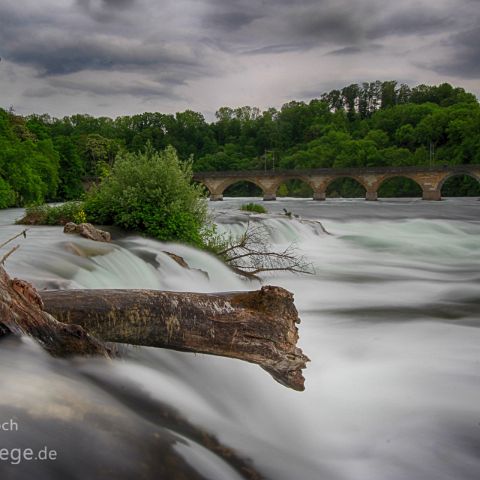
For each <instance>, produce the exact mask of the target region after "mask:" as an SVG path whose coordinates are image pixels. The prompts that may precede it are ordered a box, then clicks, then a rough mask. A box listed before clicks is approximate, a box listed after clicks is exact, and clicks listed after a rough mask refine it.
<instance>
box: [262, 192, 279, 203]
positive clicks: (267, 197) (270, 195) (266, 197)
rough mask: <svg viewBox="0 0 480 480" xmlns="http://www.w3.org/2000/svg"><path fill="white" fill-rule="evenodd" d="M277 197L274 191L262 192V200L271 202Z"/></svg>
mask: <svg viewBox="0 0 480 480" xmlns="http://www.w3.org/2000/svg"><path fill="white" fill-rule="evenodd" d="M276 199H277V194H276V193H264V194H263V201H264V202H272V201H273V200H276Z"/></svg>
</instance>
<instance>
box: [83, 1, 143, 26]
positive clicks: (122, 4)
mask: <svg viewBox="0 0 480 480" xmlns="http://www.w3.org/2000/svg"><path fill="white" fill-rule="evenodd" d="M135 2H136V0H76V3H77V5H78V6H79V7H80V9H81V10H83V11H84V12H85V13H87V14H88V15H89V16H90V17H92V18H93V19H95V20H97V21H99V22H109V21H113V20H114V19H115V17H116V13H117V12H120V11H122V10H126V9H128V8H131V7H133V6H134V4H135Z"/></svg>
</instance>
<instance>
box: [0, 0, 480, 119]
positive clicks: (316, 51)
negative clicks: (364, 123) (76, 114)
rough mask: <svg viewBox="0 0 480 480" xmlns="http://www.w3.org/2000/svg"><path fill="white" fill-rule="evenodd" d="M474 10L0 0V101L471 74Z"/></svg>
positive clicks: (411, 4)
mask: <svg viewBox="0 0 480 480" xmlns="http://www.w3.org/2000/svg"><path fill="white" fill-rule="evenodd" d="M479 17H480V14H479V13H478V0H475V1H474V0H403V1H402V2H382V1H381V0H295V1H294V2H292V1H291V0H259V1H256V2H253V1H252V0H228V1H225V0H162V1H158V0H70V1H61V0H42V1H39V0H22V1H21V2H19V1H17V2H15V1H13V0H9V1H5V0H4V1H2V0H0V57H2V62H0V78H1V80H2V81H3V82H4V83H10V85H8V86H7V87H8V88H7V87H5V85H4V84H2V89H1V90H0V104H1V102H4V103H5V102H8V103H10V101H11V100H10V97H12V95H16V96H17V97H18V98H20V99H22V98H23V99H27V100H25V102H26V104H28V103H29V102H33V100H32V99H35V98H37V99H39V101H38V102H37V103H36V105H38V104H39V102H40V101H41V99H44V100H45V102H50V103H51V104H52V105H53V106H54V107H56V104H55V99H56V98H57V95H60V94H61V95H69V96H71V97H75V98H77V97H78V103H79V104H80V101H81V100H82V99H83V100H85V99H87V101H89V102H90V104H89V105H100V104H103V103H102V100H101V99H102V98H103V97H108V98H110V100H109V102H110V104H113V103H115V101H114V100H113V99H112V96H117V97H119V98H120V97H123V96H128V97H129V99H130V100H129V102H130V103H129V105H133V104H134V98H137V99H138V103H142V102H145V101H146V99H150V98H157V99H158V98H161V99H167V100H171V105H173V103H174V102H184V104H188V105H189V106H190V107H192V108H195V103H192V104H191V102H209V103H208V105H206V108H207V109H211V110H212V111H214V110H215V109H216V108H217V107H218V106H219V102H222V103H223V104H227V103H230V104H236V103H237V101H238V102H249V103H250V104H257V103H258V104H260V105H261V104H262V102H263V101H264V97H265V92H267V94H268V95H271V98H272V99H273V100H272V101H273V102H276V100H275V98H277V97H274V96H275V95H277V94H278V102H279V103H281V102H283V101H287V100H289V99H290V96H291V95H293V94H294V93H295V92H300V93H302V92H303V93H304V94H305V95H306V96H310V95H307V93H308V91H309V90H311V91H312V92H313V91H315V95H317V96H318V93H321V92H322V91H325V90H329V89H331V88H334V87H341V86H343V84H348V83H352V82H358V81H360V82H361V81H363V80H365V79H366V80H369V79H371V77H372V76H375V77H379V78H380V77H388V78H393V77H395V78H398V77H399V76H404V79H405V80H406V81H408V80H409V78H410V79H412V82H416V81H417V80H420V81H421V82H422V81H423V82H429V81H431V79H432V78H439V80H440V81H444V80H445V78H444V77H445V75H447V76H448V75H450V76H454V77H457V78H459V79H465V80H466V81H468V80H469V79H475V78H478V76H479V75H480V53H479V45H480V28H479V27H478V26H477V24H478V19H479ZM398 37H402V38H398ZM372 54H375V62H374V64H372V63H371V58H372ZM9 71H10V72H12V71H15V72H16V73H17V74H18V75H19V78H21V79H22V82H19V83H18V86H15V85H13V84H11V83H12V82H9V81H8V79H9V78H10V77H8V75H10V76H11V73H8V72H9ZM379 72H380V73H379ZM269 82H270V83H269ZM20 84H21V86H20ZM271 85H275V86H276V87H275V88H277V90H274V88H272V86H271ZM312 86H313V87H312ZM4 87H5V88H4ZM262 88H264V90H263V94H262V93H260V91H261V89H262ZM479 88H480V87H479ZM292 89H295V91H293V90H292ZM22 92H23V93H22ZM239 95H244V97H242V98H241V99H238V98H237V97H238V96H239ZM315 95H313V94H312V95H311V96H315ZM269 98H270V97H269ZM204 99H205V100H204ZM120 103H121V102H120ZM167 103H168V102H167ZM162 104H164V102H163V101H162ZM72 105H73V102H72ZM122 105H123V104H122ZM25 108H26V107H25ZM72 108H73V107H72ZM82 108H83V107H82ZM179 108H180V107H179ZM203 108H205V106H204V107H203Z"/></svg>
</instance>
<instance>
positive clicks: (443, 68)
mask: <svg viewBox="0 0 480 480" xmlns="http://www.w3.org/2000/svg"><path fill="white" fill-rule="evenodd" d="M446 45H447V46H449V47H451V48H453V51H454V53H453V55H452V56H451V57H450V58H449V57H446V59H445V61H443V62H439V61H437V62H436V64H435V65H434V67H433V69H434V70H436V71H438V72H440V73H442V74H447V75H453V76H455V77H466V78H480V27H476V28H473V29H471V30H467V31H464V32H461V33H458V34H455V35H452V36H451V37H450V39H449V40H448V41H447V42H446Z"/></svg>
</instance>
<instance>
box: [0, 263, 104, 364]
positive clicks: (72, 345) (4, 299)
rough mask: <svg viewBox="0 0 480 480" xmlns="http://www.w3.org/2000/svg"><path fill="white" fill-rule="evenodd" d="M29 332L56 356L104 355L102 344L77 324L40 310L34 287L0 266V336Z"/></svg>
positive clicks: (38, 298) (41, 307) (40, 301)
mask: <svg viewBox="0 0 480 480" xmlns="http://www.w3.org/2000/svg"><path fill="white" fill-rule="evenodd" d="M12 333H13V334H20V335H30V336H31V337H33V338H35V339H37V340H38V341H39V342H40V344H41V345H42V346H43V347H44V348H45V349H46V350H47V351H49V352H50V353H51V354H52V355H55V356H66V355H69V354H76V355H99V354H100V355H104V356H108V355H109V351H108V349H107V348H106V347H105V345H104V344H103V343H102V342H100V341H98V340H97V339H95V338H94V337H92V336H91V335H89V334H88V333H87V332H86V331H85V330H84V329H83V328H82V327H80V326H79V325H66V324H63V323H60V322H58V321H57V320H56V319H55V318H53V317H52V316H51V315H50V314H48V313H47V312H45V311H44V310H43V302H42V299H41V298H40V296H39V295H38V292H37V291H36V290H35V288H34V287H33V286H32V285H30V284H29V283H28V282H25V281H23V280H18V279H14V280H12V279H11V278H10V277H9V276H8V274H7V272H5V270H4V269H3V267H1V266H0V337H2V336H4V335H8V334H12Z"/></svg>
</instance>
